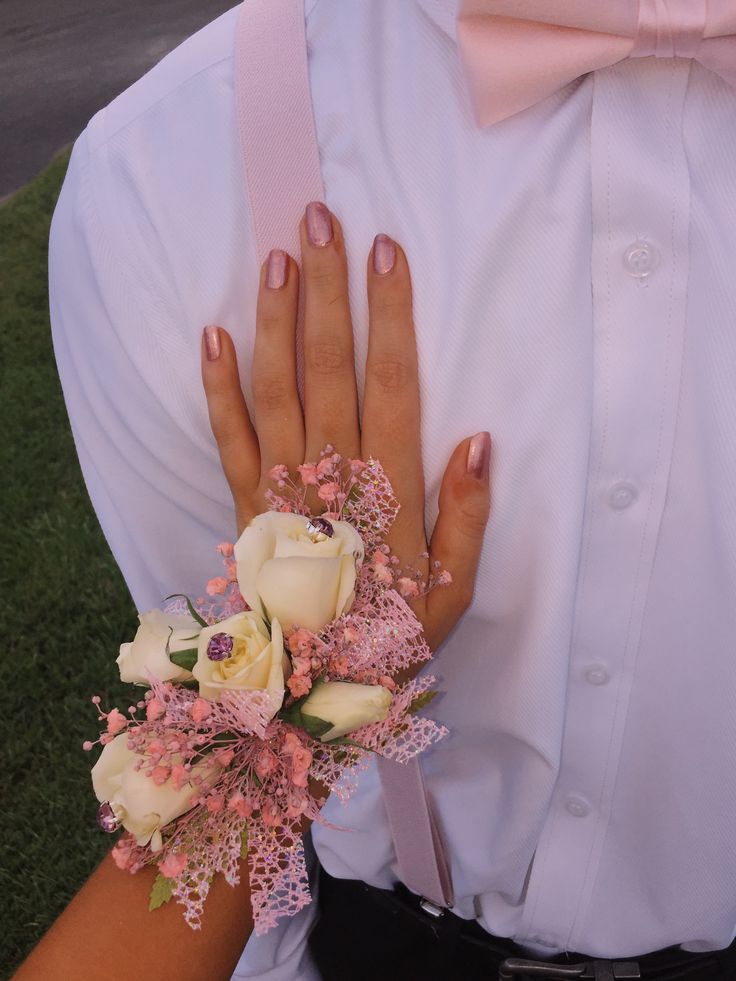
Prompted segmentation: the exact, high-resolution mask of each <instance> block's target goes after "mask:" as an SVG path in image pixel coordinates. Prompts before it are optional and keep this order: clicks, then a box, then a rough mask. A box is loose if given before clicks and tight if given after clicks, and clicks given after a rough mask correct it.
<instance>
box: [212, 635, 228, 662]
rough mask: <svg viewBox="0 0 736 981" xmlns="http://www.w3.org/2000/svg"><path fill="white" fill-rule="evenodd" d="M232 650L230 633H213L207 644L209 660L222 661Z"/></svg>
mask: <svg viewBox="0 0 736 981" xmlns="http://www.w3.org/2000/svg"><path fill="white" fill-rule="evenodd" d="M232 652H233V639H232V637H231V636H230V634H214V635H213V636H212V637H211V638H210V642H209V644H208V645H207V657H208V658H209V659H210V661H224V660H225V658H226V657H230V655H231V654H232Z"/></svg>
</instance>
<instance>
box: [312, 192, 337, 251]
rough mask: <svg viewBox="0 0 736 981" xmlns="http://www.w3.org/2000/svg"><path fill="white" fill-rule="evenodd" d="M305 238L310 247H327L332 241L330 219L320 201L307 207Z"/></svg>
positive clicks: (313, 202) (328, 213)
mask: <svg viewBox="0 0 736 981" xmlns="http://www.w3.org/2000/svg"><path fill="white" fill-rule="evenodd" d="M306 217H307V238H308V239H309V242H310V244H311V245H319V246H322V245H329V243H330V242H331V241H332V217H331V215H330V212H329V211H328V210H327V208H326V207H325V206H324V205H323V204H322V202H321V201H310V202H309V204H308V205H307V211H306Z"/></svg>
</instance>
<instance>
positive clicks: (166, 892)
mask: <svg viewBox="0 0 736 981" xmlns="http://www.w3.org/2000/svg"><path fill="white" fill-rule="evenodd" d="M173 891H174V880H173V879H167V878H166V876H165V875H161V873H160V872H159V874H158V875H157V876H156V878H155V879H154V880H153V885H152V886H151V895H150V897H149V900H148V909H149V912H150V911H152V910H155V909H158V908H159V906H163V905H164V903H168V901H169V900H170V899H171V896H172V893H173Z"/></svg>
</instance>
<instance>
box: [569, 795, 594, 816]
mask: <svg viewBox="0 0 736 981" xmlns="http://www.w3.org/2000/svg"><path fill="white" fill-rule="evenodd" d="M565 808H566V809H567V811H568V813H569V814H572V816H573V817H576V818H584V817H587V815H588V814H590V804H589V803H588V802H587V800H583V798H582V797H576V796H575V795H574V794H573V795H571V796H570V797H568V798H567V800H566V801H565Z"/></svg>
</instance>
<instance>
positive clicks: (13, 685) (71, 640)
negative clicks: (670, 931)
mask: <svg viewBox="0 0 736 981" xmlns="http://www.w3.org/2000/svg"><path fill="white" fill-rule="evenodd" d="M68 159H69V153H68V152H65V153H63V154H61V155H60V156H58V157H56V158H55V159H54V160H53V161H52V163H51V164H50V165H49V167H48V168H47V169H46V170H45V171H44V172H43V173H42V174H41V175H40V176H39V177H38V178H37V179H36V180H35V181H33V182H32V183H31V184H29V185H28V186H27V187H26V188H24V189H23V190H22V191H20V192H19V193H18V194H17V195H15V196H13V197H12V198H11V199H10V200H9V201H8V202H7V203H6V204H5V205H4V206H2V207H0V355H1V358H0V372H1V374H0V419H2V441H1V443H0V474H1V475H2V476H1V477H0V482H1V484H2V493H1V495H0V508H1V511H0V517H1V518H2V525H1V527H2V548H1V549H0V587H1V588H0V624H2V644H3V650H2V655H0V693H1V695H0V697H1V698H2V701H3V712H2V734H3V735H2V741H1V743H0V745H1V746H2V749H1V750H0V762H1V763H2V769H1V770H0V774H1V775H2V776H1V777H0V779H1V780H2V784H1V786H2V792H1V794H0V797H1V798H2V806H0V896H1V897H2V900H0V975H1V976H2V977H8V976H9V975H10V974H11V972H12V970H13V969H14V967H15V966H17V964H18V963H19V962H20V960H21V959H22V958H23V957H24V956H25V954H26V953H28V951H29V950H30V949H31V947H33V945H34V944H35V943H36V941H37V940H38V939H39V937H40V936H41V935H42V934H43V933H44V931H45V930H46V928H47V927H48V926H49V925H50V924H51V922H52V921H53V920H54V919H55V917H56V916H57V915H58V914H59V913H60V912H61V910H62V909H63V908H64V906H65V905H66V903H67V902H68V900H69V899H70V898H71V896H72V895H73V894H74V893H75V892H76V890H77V889H78V888H79V886H80V885H81V884H82V882H83V881H84V880H85V878H86V877H87V876H88V875H89V873H90V872H91V871H92V869H93V868H94V867H95V865H96V864H97V863H98V862H99V860H100V859H101V858H102V856H103V854H104V853H105V852H106V851H107V849H108V848H109V845H110V842H109V841H108V840H107V839H106V838H105V836H104V835H103V834H102V833H101V832H100V831H99V830H98V829H97V827H96V824H95V811H96V802H95V800H94V796H93V794H92V788H91V784H90V779H89V768H90V763H91V762H92V761H91V759H90V756H88V755H87V754H86V753H84V752H83V751H82V749H81V743H82V741H83V740H84V739H88V738H92V739H94V738H95V735H96V732H97V723H96V717H95V713H94V709H93V706H92V705H91V704H90V702H89V697H90V695H91V694H93V693H95V692H98V693H99V694H101V695H103V698H104V697H105V696H109V697H110V698H111V699H112V700H113V702H114V701H115V700H116V699H119V700H120V702H122V704H127V701H128V700H127V699H126V698H125V697H124V696H123V686H122V685H121V684H120V682H119V680H118V678H117V669H116V666H115V657H116V655H117V649H118V646H119V645H120V643H121V642H122V641H123V640H127V639H130V637H131V636H132V632H133V630H134V628H135V624H136V619H135V610H134V607H133V603H132V601H131V599H130V596H129V594H128V592H127V589H126V587H125V584H124V582H123V580H122V577H121V575H120V573H119V571H118V569H117V567H116V565H115V562H114V560H113V558H112V556H111V554H110V551H109V549H108V547H107V544H106V542H105V540H104V538H103V536H102V533H101V531H100V528H99V526H98V524H97V520H96V518H95V516H94V512H93V510H92V507H91V505H90V502H89V499H88V497H87V494H86V491H85V488H84V483H83V480H82V476H81V473H80V470H79V465H78V463H77V458H76V454H75V451H74V443H73V441H72V436H71V432H70V430H69V424H68V421H67V416H66V411H65V408H64V402H63V398H62V394H61V388H60V386H59V381H58V378H57V375H56V368H55V364H54V357H53V351H52V347H51V335H50V330H49V322H48V300H47V279H46V250H47V241H48V229H49V223H50V220H51V214H52V212H53V209H54V205H55V202H56V199H57V196H58V193H59V190H60V188H61V183H62V180H63V177H64V173H65V170H66V166H67V163H68ZM101 914H102V915H104V911H101Z"/></svg>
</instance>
